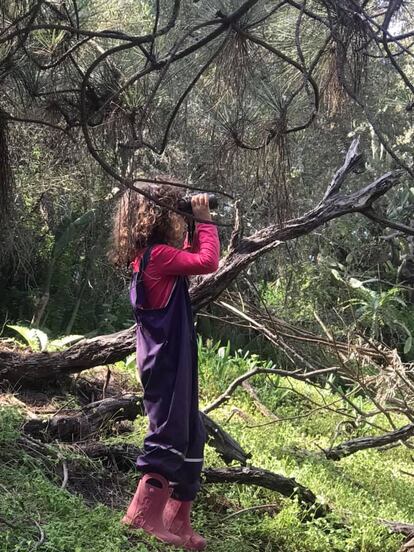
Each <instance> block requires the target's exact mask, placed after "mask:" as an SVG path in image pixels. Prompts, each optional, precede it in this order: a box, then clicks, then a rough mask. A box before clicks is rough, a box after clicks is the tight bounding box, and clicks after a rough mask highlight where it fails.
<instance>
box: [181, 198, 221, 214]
mask: <svg viewBox="0 0 414 552" xmlns="http://www.w3.org/2000/svg"><path fill="white" fill-rule="evenodd" d="M193 195H197V194H192V195H188V196H185V197H183V198H182V199H180V200H179V201H178V205H177V207H178V209H179V210H180V211H183V212H184V213H188V214H189V215H192V214H193V208H192V206H191V198H192V196H193ZM207 195H208V205H209V207H210V209H217V207H218V199H217V196H215V195H214V194H207Z"/></svg>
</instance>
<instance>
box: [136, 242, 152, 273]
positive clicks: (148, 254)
mask: <svg viewBox="0 0 414 552" xmlns="http://www.w3.org/2000/svg"><path fill="white" fill-rule="evenodd" d="M152 248H153V246H152V245H150V246H149V247H147V248H146V250H145V252H144V254H143V255H142V258H141V262H140V263H139V278H140V280H141V279H142V276H143V273H144V270H145V269H146V268H147V265H148V263H149V260H150V257H151V251H152Z"/></svg>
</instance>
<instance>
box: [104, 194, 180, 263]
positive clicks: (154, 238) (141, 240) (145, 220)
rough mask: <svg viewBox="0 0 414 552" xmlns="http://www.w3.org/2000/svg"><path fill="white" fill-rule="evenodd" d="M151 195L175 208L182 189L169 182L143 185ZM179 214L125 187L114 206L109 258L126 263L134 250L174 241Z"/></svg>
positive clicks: (131, 259) (171, 243) (130, 259)
mask: <svg viewBox="0 0 414 552" xmlns="http://www.w3.org/2000/svg"><path fill="white" fill-rule="evenodd" d="M143 190H145V191H146V192H147V193H149V194H151V196H152V197H154V198H155V199H158V200H160V201H162V202H163V203H165V204H166V205H169V206H171V207H174V208H177V205H178V201H179V200H180V199H181V198H182V197H183V195H184V194H183V192H182V191H181V190H179V189H177V188H174V187H173V186H168V185H150V184H148V185H145V186H144V187H143ZM178 226H179V215H177V214H176V213H174V211H171V210H169V209H166V208H165V207H161V206H159V205H157V204H156V203H154V202H153V201H151V200H149V199H147V198H146V197H144V196H143V195H141V194H139V193H138V192H135V191H134V190H130V189H128V190H126V191H125V192H124V193H123V194H122V196H121V198H120V199H119V201H118V203H117V206H116V208H115V212H114V216H113V226H112V245H111V249H110V251H109V254H108V257H109V260H110V261H111V262H112V263H113V264H114V265H116V266H119V267H128V266H129V265H130V263H131V262H132V261H133V260H134V258H135V257H136V254H137V251H139V250H140V249H142V248H144V247H147V246H148V245H153V244H157V243H164V244H169V245H175V241H176V236H177V227H178Z"/></svg>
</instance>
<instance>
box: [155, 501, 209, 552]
mask: <svg viewBox="0 0 414 552" xmlns="http://www.w3.org/2000/svg"><path fill="white" fill-rule="evenodd" d="M192 505H193V503H192V501H185V502H182V501H181V500H175V499H174V498H169V499H168V502H167V505H166V506H165V509H164V526H165V527H166V529H168V530H169V531H171V532H172V533H174V534H175V535H178V536H180V537H181V538H182V539H183V541H184V544H183V546H184V548H186V549H187V550H204V549H205V547H206V546H207V541H206V539H205V538H204V537H202V536H201V535H199V534H198V533H196V532H195V531H194V530H193V528H192V527H191V521H190V513H191V508H192Z"/></svg>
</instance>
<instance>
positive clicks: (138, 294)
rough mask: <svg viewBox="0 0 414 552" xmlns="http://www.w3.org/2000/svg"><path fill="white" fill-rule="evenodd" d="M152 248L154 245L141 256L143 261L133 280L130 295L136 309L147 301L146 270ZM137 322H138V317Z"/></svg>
mask: <svg viewBox="0 0 414 552" xmlns="http://www.w3.org/2000/svg"><path fill="white" fill-rule="evenodd" d="M151 249H152V246H149V247H147V249H146V250H145V252H144V254H143V256H142V258H141V262H140V263H139V270H138V272H136V273H135V274H134V276H133V278H132V281H131V286H130V290H129V297H130V301H131V303H132V307H133V309H134V310H135V309H136V308H137V307H138V308H139V307H140V306H141V305H143V304H144V303H145V289H144V270H145V268H146V267H147V265H148V263H149V260H150V256H151ZM135 315H136V313H135ZM137 322H138V319H137Z"/></svg>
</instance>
